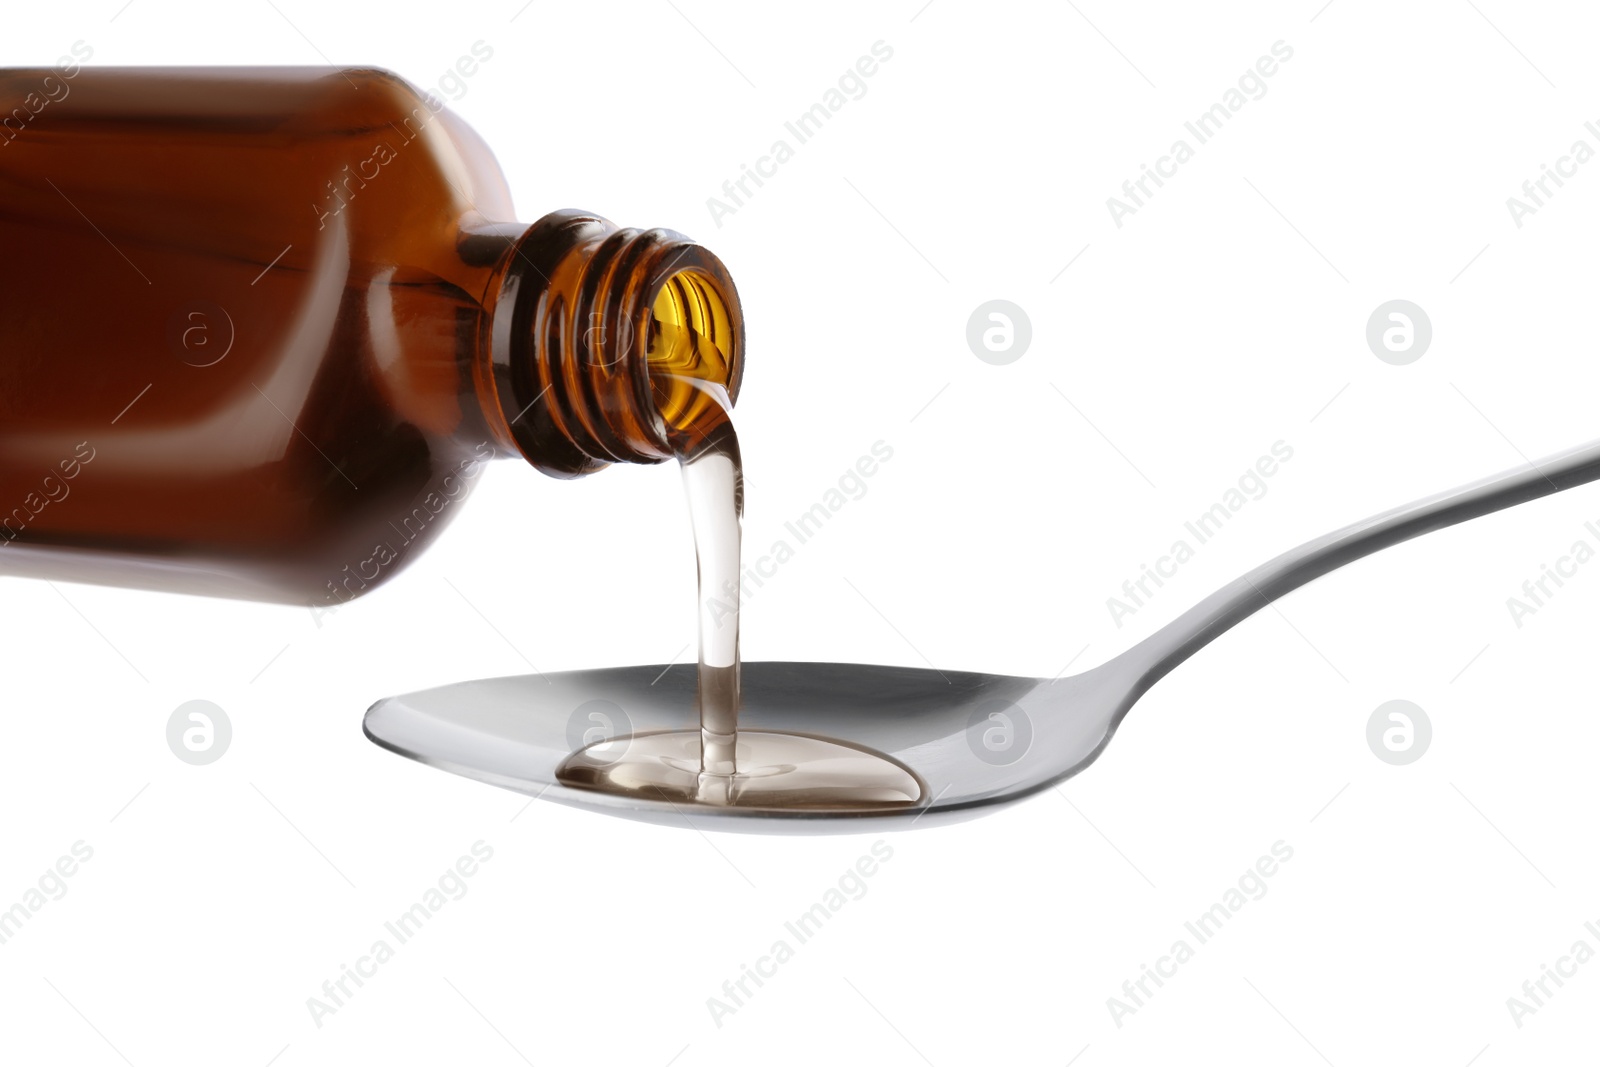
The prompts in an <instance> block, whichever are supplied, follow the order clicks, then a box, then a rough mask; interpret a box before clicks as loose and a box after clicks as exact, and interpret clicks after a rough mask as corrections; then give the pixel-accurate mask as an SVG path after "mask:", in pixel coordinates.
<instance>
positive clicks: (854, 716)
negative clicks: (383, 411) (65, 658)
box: [364, 441, 1600, 833]
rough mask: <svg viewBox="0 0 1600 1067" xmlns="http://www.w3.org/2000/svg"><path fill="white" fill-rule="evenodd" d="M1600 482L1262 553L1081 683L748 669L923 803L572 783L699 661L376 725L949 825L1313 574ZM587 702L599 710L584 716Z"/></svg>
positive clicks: (552, 766) (776, 727)
mask: <svg viewBox="0 0 1600 1067" xmlns="http://www.w3.org/2000/svg"><path fill="white" fill-rule="evenodd" d="M1597 478H1600V441H1597V442H1593V443H1590V444H1587V445H1584V446H1582V447H1580V448H1577V449H1573V450H1571V451H1568V452H1564V453H1561V454H1559V455H1556V456H1552V457H1550V458H1548V459H1545V460H1542V461H1540V462H1538V463H1532V464H1529V465H1528V466H1527V467H1524V468H1520V469H1517V470H1512V471H1507V472H1505V473H1503V474H1498V475H1495V476H1494V477H1491V478H1486V479H1483V480H1481V481H1478V482H1474V483H1472V484H1470V485H1465V486H1462V487H1460V488H1458V489H1453V490H1451V491H1449V492H1445V493H1440V494H1438V495H1436V496H1432V497H1428V498H1426V499H1424V500H1419V501H1417V502H1416V503H1413V504H1407V505H1405V506H1404V507H1399V508H1395V509H1394V510H1392V511H1386V512H1384V513H1382V514H1380V515H1375V516H1373V517H1372V518H1369V519H1366V520H1364V521H1362V522H1358V523H1355V524H1353V525H1350V526H1346V527H1344V528H1343V529H1341V530H1336V531H1334V532H1333V533H1330V534H1327V535H1326V536H1323V537H1319V538H1317V539H1315V540H1313V541H1308V542H1307V543H1305V544H1303V545H1301V546H1300V547H1298V548H1295V549H1292V550H1290V551H1288V552H1285V553H1284V554H1283V555H1281V556H1278V557H1277V558H1276V559H1273V560H1270V561H1269V562H1267V563H1264V564H1262V565H1261V566H1259V567H1257V568H1256V569H1255V570H1253V571H1250V572H1249V573H1248V574H1245V575H1244V576H1243V577H1240V578H1238V579H1235V580H1234V581H1233V582H1231V583H1229V584H1228V585H1226V586H1224V587H1223V588H1221V589H1219V590H1217V591H1216V592H1215V593H1213V594H1211V595H1210V596H1208V597H1206V598H1205V599H1204V600H1202V601H1201V602H1200V603H1199V604H1197V605H1195V606H1194V607H1193V608H1191V609H1189V610H1188V611H1186V612H1185V613H1184V614H1183V615H1181V616H1179V617H1178V618H1177V619H1175V620H1173V621H1172V622H1171V623H1169V624H1168V625H1167V626H1165V627H1163V628H1162V629H1160V630H1158V631H1157V632H1156V633H1154V634H1151V635H1150V636H1149V637H1147V638H1145V639H1144V640H1143V641H1141V642H1139V643H1138V644H1137V645H1135V646H1134V647H1132V648H1130V649H1128V650H1127V651H1126V652H1123V653H1122V654H1120V655H1118V656H1117V657H1115V658H1114V659H1111V660H1109V661H1107V662H1106V663H1103V664H1101V665H1100V666H1098V667H1095V668H1093V669H1091V670H1088V671H1085V672H1084V673H1082V674H1078V675H1074V676H1072V677H1067V678H1059V679H1054V680H1052V679H1045V678H1019V677H1011V676H1007V675H995V674H971V673H966V672H958V671H937V670H922V669H913V668H908V667H885V666H871V665H865V664H849V663H783V662H757V663H746V664H745V665H744V700H743V710H742V711H741V713H740V716H739V727H740V729H741V730H744V729H751V730H770V731H780V732H793V733H803V734H812V735H820V736H822V737H828V738H833V739H836V740H839V741H843V742H846V743H847V744H853V745H858V746H863V747H865V748H868V749H872V750H875V751H877V752H881V753H884V754H887V755H889V756H891V757H893V758H894V759H896V760H898V761H899V762H900V763H901V764H903V765H904V766H905V767H907V768H909V769H910V770H911V771H912V772H914V773H915V774H916V775H917V776H918V777H920V778H921V779H922V782H923V784H924V786H925V789H924V793H923V797H922V800H921V802H919V803H918V804H916V805H912V806H907V807H902V808H897V809H890V810H883V809H878V810H872V811H851V810H837V811H826V810H824V811H818V810H774V809H761V808H741V807H717V806H712V805H703V804H684V803H677V802H672V801H650V800H642V799H639V798H637V797H625V796H618V795H614V794H610V793H605V792H597V791H591V790H587V789H579V788H570V787H568V786H565V785H562V784H559V783H558V782H557V780H556V769H557V767H558V766H559V765H560V764H561V763H562V762H563V761H564V760H565V759H566V758H567V757H568V755H569V754H570V753H571V752H572V751H573V750H574V749H576V748H579V747H581V746H582V744H585V743H587V742H588V741H589V740H592V739H593V738H592V737H589V738H584V737H583V736H582V732H583V729H584V728H586V727H589V726H590V725H591V724H592V723H598V724H599V725H598V726H594V728H595V729H600V730H601V731H602V732H605V729H606V727H605V723H604V720H606V719H608V718H609V719H615V718H621V719H624V720H625V722H622V723H617V722H613V723H611V724H610V726H611V729H612V731H613V732H629V731H631V732H633V733H646V732H651V731H660V730H681V729H685V728H692V727H693V726H694V722H693V715H694V707H695V667H694V665H693V664H680V665H675V666H668V667H663V666H661V665H659V664H657V665H652V666H640V667H618V668H612V669H608V670H590V671H568V672H564V673H560V674H548V675H529V676H520V677H510V678H493V679H485V680H482V681H471V682H461V683H458V684H456V685H448V686H444V687H441V688H438V689H429V690H424V691H422V692H417V693H410V694H406V695H404V696H396V697H390V698H388V699H386V700H380V701H379V702H378V703H376V704H374V705H373V706H372V708H371V709H370V710H368V712H367V715H366V720H365V724H364V728H365V731H366V734H367V736H368V737H369V738H371V739H372V740H373V741H374V742H376V743H377V744H379V745H381V746H383V747H384V748H387V749H390V750H391V751H394V752H398V753H400V754H401V755H403V756H409V757H411V758H412V759H415V760H418V761H420V762H422V763H426V764H429V765H430V766H434V767H439V768H441V769H443V770H448V771H452V772H454V773H456V774H460V775H464V776H465V777H468V778H475V779H477V780H479V781H482V782H488V783H490V784H492V785H498V786H502V787H504V788H506V789H512V790H516V791H517V792H521V793H528V794H531V795H533V796H538V797H544V798H546V799H548V800H554V801H558V802H560V803H563V804H570V805H573V806H575V807H582V808H590V809H594V810H598V811H603V812H607V813H610V814H612V815H621V816H625V817H628V818H632V819H639V820H643V821H646V822H654V823H661V824H664V825H669V826H673V825H675V826H684V825H694V824H696V823H703V824H704V825H705V826H708V827H714V828H715V829H719V830H743V831H748V832H754V833H819V832H851V833H854V832H868V831H873V832H875V831H878V830H882V829H907V828H910V827H923V826H932V825H935V824H938V823H945V822H952V821H956V820H960V819H964V818H970V817H972V816H975V815H978V814H983V813H985V812H988V811H992V810H993V809H995V808H996V807H998V806H1000V805H1002V804H1008V803H1010V802H1012V801H1015V800H1021V799H1022V798H1023V797H1026V796H1029V795H1030V794H1033V793H1036V792H1038V791H1040V790H1041V789H1045V788H1047V787H1049V786H1051V785H1054V784H1056V783H1057V782H1060V781H1062V780H1064V779H1066V778H1069V777H1071V776H1072V775H1074V774H1077V773H1078V772H1079V771H1081V770H1083V768H1085V767H1087V766H1088V765H1089V764H1091V763H1093V762H1094V761H1095V759H1096V758H1097V757H1098V756H1099V755H1100V753H1101V752H1102V751H1103V750H1104V749H1105V747H1106V744H1107V743H1108V742H1109V741H1110V740H1111V736H1112V734H1113V733H1114V732H1115V731H1116V728H1117V725H1118V724H1119V723H1121V721H1122V718H1123V716H1125V715H1126V714H1127V713H1128V710H1129V709H1130V708H1132V707H1133V705H1134V702H1135V701H1137V700H1138V699H1139V697H1140V696H1142V695H1143V694H1144V693H1145V692H1146V691H1147V690H1149V688H1150V687H1151V686H1153V685H1154V684H1155V683H1156V682H1157V681H1159V680H1160V679H1161V678H1162V677H1163V676H1165V675H1166V673H1167V672H1168V671H1170V670H1172V669H1173V668H1174V667H1176V666H1177V665H1178V664H1180V663H1182V662H1183V661H1184V660H1186V659H1188V658H1189V657H1190V656H1192V655H1193V654H1194V653H1195V652H1197V651H1199V650H1200V649H1201V648H1203V647H1204V646H1205V645H1206V644H1208V643H1209V642H1211V641H1212V640H1214V639H1215V638H1216V637H1217V636H1219V635H1220V634H1222V633H1224V632H1226V631H1227V630H1228V629H1229V628H1230V627H1232V626H1233V625H1234V624H1235V623H1237V622H1239V621H1240V620H1242V619H1245V618H1247V617H1248V616H1250V615H1252V614H1254V613H1255V612H1256V611H1259V610H1260V609H1261V608H1263V607H1265V606H1266V605H1267V604H1269V603H1271V602H1272V601H1273V600H1276V599H1277V598H1278V597H1281V596H1283V595H1284V594H1286V593H1288V592H1290V591H1291V590H1294V589H1296V588H1298V587H1299V586H1302V585H1304V584H1305V583H1307V582H1309V581H1311V580H1312V579H1313V578H1317V577H1320V576H1322V575H1324V574H1327V573H1328V572H1329V571H1332V570H1335V569H1336V568H1339V567H1342V566H1344V565H1345V564H1346V563H1349V562H1351V561H1352V560H1356V559H1360V558H1361V557H1362V556H1366V555H1368V554H1370V553H1373V552H1376V551H1378V550H1379V549H1383V548H1387V547H1389V546H1390V545H1395V544H1399V543H1400V542H1401V541H1406V540H1409V539H1410V538H1413V537H1416V536H1418V535H1420V534H1425V533H1429V532H1431V531H1434V530H1439V529H1443V528H1444V527H1447V526H1452V525H1455V524H1456V523H1459V522H1464V521H1466V520H1467V519H1473V518H1477V517H1478V516H1480V515H1487V514H1489V513H1490V512H1494V511H1498V510H1500V509H1502V508H1508V507H1511V506H1512V505H1515V504H1521V503H1524V502H1526V501H1529V500H1535V499H1538V498H1539V497H1542V496H1547V495H1549V494H1551V493H1555V492H1559V491H1561V490H1564V489H1570V488H1572V487H1573V486H1577V485H1582V484H1584V483H1586V482H1589V481H1593V480H1595V479H1597ZM596 701H598V702H601V703H592V702H596ZM584 708H589V709H591V710H590V711H588V712H584V713H582V714H579V715H578V716H577V718H575V717H574V716H575V713H579V712H582V709H584ZM594 709H600V710H594ZM575 724H576V725H575ZM575 731H576V732H575ZM691 820H692V821H691Z"/></svg>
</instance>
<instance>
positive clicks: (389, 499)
mask: <svg viewBox="0 0 1600 1067" xmlns="http://www.w3.org/2000/svg"><path fill="white" fill-rule="evenodd" d="M10 101H16V102H19V103H21V104H22V105H23V106H22V107H20V108H18V109H16V110H13V111H12V112H11V113H10V114H9V115H8V114H5V113H0V574H9V575H20V576H29V577H37V578H46V579H60V580H65V581H81V582H97V583H102V584H110V585H120V586H131V587H138V588H147V589H156V590H166V591H177V592H188V593H200V594H206V595H216V596H228V597H241V598H249V599H259V600H271V601H280V602H286V603H294V604H303V605H310V606H312V607H319V606H331V605H335V604H338V603H342V602H344V601H347V600H350V599H353V598H355V597H357V596H360V595H361V594H363V593H365V592H368V591H370V590H371V589H372V588H374V587H376V586H377V585H379V584H382V583H383V582H385V581H387V580H388V579H390V578H392V577H393V576H394V575H395V574H396V573H398V572H399V571H400V570H402V569H403V568H404V567H405V566H406V565H407V564H408V563H409V562H410V561H411V560H412V559H414V558H415V557H416V555H417V553H418V552H419V551H421V550H422V549H424V548H425V547H426V546H427V545H428V544H430V543H431V542H432V541H433V540H434V539H435V538H436V537H437V536H438V535H439V533H440V531H441V530H442V529H443V528H444V527H445V525H446V524H448V522H449V521H450V520H451V519H452V518H453V517H454V516H455V514H456V513H457V512H458V511H459V509H460V507H461V506H462V504H463V502H464V500H465V498H466V497H467V495H468V494H469V493H470V491H471V489H472V487H473V484H474V482H475V480H476V477H477V475H478V473H479V472H480V471H481V469H482V465H483V463H485V462H486V461H488V460H491V459H496V458H502V457H520V458H521V459H523V460H525V461H527V462H529V463H531V464H533V465H534V466H536V467H538V468H539V469H541V470H543V471H544V472H546V473H548V474H552V475H555V476H557V477H575V476H580V475H584V474H588V473H591V472H593V471H596V470H599V469H601V468H603V467H604V466H606V465H608V464H610V463H612V462H641V463H654V462H662V461H664V460H668V459H674V458H680V459H681V461H682V463H683V469H684V472H685V479H686V484H687V486H688V489H689V496H690V501H691V510H692V513H693V515H694V518H695V522H696V536H697V541H698V544H699V545H700V554H701V567H702V572H701V573H702V577H703V578H705V577H706V575H707V572H708V571H713V572H716V573H715V574H713V575H712V577H711V579H710V580H709V581H708V583H707V587H708V590H709V589H714V588H717V587H719V586H720V584H721V581H722V580H723V579H722V578H721V577H720V575H721V574H723V573H725V574H726V575H729V576H731V577H732V578H733V579H734V582H733V584H734V587H735V588H737V575H738V532H737V531H738V506H739V505H738V488H737V487H738V486H739V484H740V479H741V476H740V474H739V469H740V468H739V459H738V451H737V444H736V439H735V437H734V435H733V430H732V423H731V420H730V418H729V416H728V409H729V408H730V407H731V404H732V401H733V400H734V399H736V397H737V394H738V388H739V381H740V376H741V371H742V358H743V352H742V346H743V336H744V335H743V324H742V319H741V317H740V311H739V303H738V297H737V293H736V291H735V289H734V286H733V283H732V280H731V279H730V278H729V277H728V275H727V272H726V270H725V269H724V268H723V266H722V264H721V263H720V262H719V261H718V260H717V259H716V257H715V256H713V255H711V254H710V253H709V252H708V251H706V250H705V249H704V248H702V247H701V246H699V245H698V244H695V243H694V242H693V241H690V240H689V239H688V238H685V237H683V236H682V235H680V234H676V233H673V232H672V231H667V230H648V231H640V230H631V229H619V228H618V227H616V226H615V225H613V224H612V223H610V222H608V221H606V220H605V219H603V218H600V217H598V216H594V215H592V214H588V213H585V212H579V211H558V212H554V213H551V214H549V215H546V216H544V217H543V218H541V219H539V220H538V221H537V222H535V223H534V224H532V225H531V226H529V225H524V224H520V223H516V222H514V221H512V220H513V219H515V217H516V216H515V213H514V211H513V209H512V205H511V197H510V193H509V190H508V188H507V185H506V182H505V179H504V177H503V176H502V174H501V172H500V170H499V167H498V165H497V164H496V162H495V160H494V157H493V155H492V153H491V152H490V151H489V149H488V147H487V146H486V145H485V144H484V143H483V142H482V140H481V139H480V138H479V137H478V136H477V135H476V134H475V133H474V132H473V131H472V130H471V129H470V128H469V127H468V126H466V124H465V123H463V122H461V120H460V119H458V118H457V117H456V116H454V115H453V114H451V113H450V112H449V111H447V110H444V108H443V106H442V105H440V104H439V103H438V102H437V101H435V100H432V99H430V98H427V97H424V96H423V95H422V94H420V93H419V92H418V91H417V90H416V89H415V88H413V87H412V86H410V85H409V84H408V83H406V82H405V81H404V80H403V79H400V78H398V77H396V76H394V75H392V74H389V73H387V72H385V71H381V70H376V69H346V70H336V69H332V68H228V69H222V68H123V69H116V68H110V69H106V68H101V69H86V68H72V69H70V70H68V69H50V70H42V69H41V70H6V71H0V107H5V106H10V105H9V103H8V102H10ZM730 530H731V542H730V533H729V531H730ZM730 543H731V547H730ZM719 568H720V569H719ZM702 599H704V598H702ZM724 625H727V621H726V620H724ZM732 626H733V630H732V635H731V646H730V645H729V641H730V637H729V634H728V633H727V632H715V633H712V634H711V635H710V636H709V638H707V635H706V633H705V630H704V620H702V637H703V641H702V667H701V680H702V690H701V712H702V722H703V726H704V730H703V731H701V732H690V734H689V736H691V737H693V738H694V745H693V752H692V758H690V759H689V764H690V765H691V770H692V773H691V774H690V776H689V777H690V780H691V782H692V783H693V784H692V785H691V786H687V787H685V786H683V785H682V782H681V780H680V778H679V777H674V775H676V774H677V771H676V769H675V766H674V764H673V763H672V762H663V759H667V760H669V761H677V760H678V751H677V750H676V749H674V751H673V753H672V754H669V755H668V756H665V757H662V758H656V757H654V756H652V757H650V758H644V756H643V755H641V758H640V760H636V761H632V762H630V761H628V760H622V761H619V762H614V763H612V764H609V765H608V766H611V767H617V766H624V767H626V766H646V768H647V773H645V774H644V775H643V777H642V778H639V779H637V780H635V779H628V778H627V777H626V776H625V775H624V776H621V777H619V776H618V775H617V774H614V773H613V774H604V775H602V774H596V775H590V776H589V780H587V781H582V780H581V779H583V777H584V772H582V769H581V764H582V761H581V760H577V757H575V758H574V759H575V760H577V762H576V763H574V764H573V765H574V766H575V767H578V768H579V769H578V770H577V771H575V776H574V777H573V779H572V781H571V782H570V784H582V785H586V786H587V787H589V788H609V789H623V790H631V789H640V790H644V791H647V792H648V791H650V790H656V791H659V790H660V789H662V788H663V786H665V787H668V788H670V789H672V790H677V791H678V792H677V795H680V796H685V797H687V798H691V799H700V800H703V801H704V802H714V803H736V802H739V801H738V797H739V795H740V792H741V789H740V788H739V787H738V783H739V781H740V779H742V778H749V777H751V776H753V775H756V774H758V773H766V772H765V771H763V770H762V768H767V769H768V770H770V768H772V767H775V766H781V767H788V768H790V769H793V767H794V766H795V765H796V764H797V763H798V764H805V763H808V762H809V763H813V764H816V763H817V762H818V761H817V760H816V759H814V758H813V754H808V753H807V752H801V753H796V752H792V751H789V750H790V749H793V746H794V744H795V743H796V742H788V741H784V742H779V743H778V744H777V746H776V748H774V747H773V746H771V745H768V746H766V749H764V750H763V752H761V753H757V754H755V755H753V756H752V758H750V759H749V760H747V761H746V766H745V767H743V768H738V767H736V763H737V759H738V756H739V753H740V752H741V751H742V750H741V748H740V746H743V747H744V749H745V750H748V749H749V747H750V746H749V745H748V744H746V741H747V738H746V737H744V736H740V737H738V738H737V739H736V738H735V734H734V731H735V720H736V715H737V711H738V659H737V647H738V645H737V614H735V616H734V618H733V621H732ZM730 647H731V654H730V652H729V648H730ZM708 652H709V659H707V658H706V655H707V653H708ZM660 736H672V737H676V736H677V735H660ZM773 736H775V737H783V736H787V735H773ZM702 744H703V745H704V746H706V753H707V754H706V755H705V757H704V758H702V754H701V746H702ZM818 744H822V745H827V744H828V743H827V742H818ZM644 747H648V746H644ZM835 747H841V746H835ZM850 751H854V750H850ZM780 757H782V758H780ZM872 758H873V759H876V757H872ZM785 760H787V762H785ZM835 766H837V764H835ZM889 766H891V767H897V766H898V765H893V764H890V765H889ZM662 768H666V771H663V770H662ZM785 773H787V772H785ZM846 777H848V775H847V776H846ZM657 779H664V781H662V780H657ZM751 780H753V778H752V779H751ZM804 780H805V775H800V776H798V777H792V778H790V781H792V782H793V783H795V784H797V785H802V786H803V784H804ZM805 795H808V794H806V791H805V790H804V789H803V788H802V789H801V790H800V791H799V792H795V793H793V794H792V795H791V796H789V799H787V800H786V799H785V795H783V794H781V793H777V794H773V796H774V797H775V798H776V799H775V800H774V801H773V802H776V803H787V802H796V803H798V802H802V801H803V800H804V796H805ZM912 799H915V797H914V796H913V797H912ZM901 802H903V801H901Z"/></svg>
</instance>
